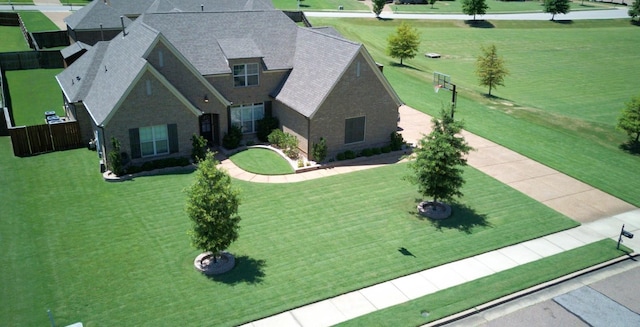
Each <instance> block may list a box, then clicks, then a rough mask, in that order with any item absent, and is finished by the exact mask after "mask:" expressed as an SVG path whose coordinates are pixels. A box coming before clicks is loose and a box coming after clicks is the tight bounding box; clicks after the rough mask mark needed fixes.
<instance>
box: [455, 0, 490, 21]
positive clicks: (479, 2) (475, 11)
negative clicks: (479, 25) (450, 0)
mask: <svg viewBox="0 0 640 327" xmlns="http://www.w3.org/2000/svg"><path fill="white" fill-rule="evenodd" d="M487 9H489V6H487V4H486V3H485V2H484V0H462V13H463V14H467V15H473V20H476V15H484V14H486V13H487Z"/></svg>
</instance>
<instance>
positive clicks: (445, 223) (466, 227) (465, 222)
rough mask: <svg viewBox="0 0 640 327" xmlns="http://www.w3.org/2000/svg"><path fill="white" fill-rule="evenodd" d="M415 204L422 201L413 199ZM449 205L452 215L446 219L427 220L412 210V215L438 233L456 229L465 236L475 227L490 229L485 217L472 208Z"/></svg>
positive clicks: (457, 204) (455, 204)
mask: <svg viewBox="0 0 640 327" xmlns="http://www.w3.org/2000/svg"><path fill="white" fill-rule="evenodd" d="M415 200H416V203H420V202H422V199H415ZM449 205H451V211H452V214H451V216H450V217H449V218H446V219H441V220H437V219H429V218H427V217H424V216H422V215H420V214H419V213H418V210H417V209H416V210H414V211H413V212H412V214H413V215H414V216H415V217H416V218H418V219H420V220H427V221H429V222H430V223H431V226H433V227H435V228H436V229H437V230H438V231H442V230H443V229H457V230H459V231H461V232H464V233H465V234H471V232H472V231H473V229H474V228H475V227H491V223H489V222H488V221H487V215H485V214H480V213H478V212H476V211H475V210H474V209H473V208H471V207H469V206H467V205H465V204H460V203H449Z"/></svg>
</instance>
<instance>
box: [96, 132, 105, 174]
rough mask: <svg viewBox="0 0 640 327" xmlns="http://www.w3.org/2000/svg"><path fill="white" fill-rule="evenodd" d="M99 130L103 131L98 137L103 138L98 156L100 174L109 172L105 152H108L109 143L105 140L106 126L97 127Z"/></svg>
mask: <svg viewBox="0 0 640 327" xmlns="http://www.w3.org/2000/svg"><path fill="white" fill-rule="evenodd" d="M97 127H98V129H100V130H101V133H98V137H99V138H101V140H100V149H99V152H98V156H99V157H100V172H101V173H104V172H105V171H107V163H106V160H107V156H106V155H105V152H107V143H106V142H105V141H104V139H105V135H104V126H97Z"/></svg>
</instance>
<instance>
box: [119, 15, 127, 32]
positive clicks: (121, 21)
mask: <svg viewBox="0 0 640 327" xmlns="http://www.w3.org/2000/svg"><path fill="white" fill-rule="evenodd" d="M120 24H122V37H125V36H127V31H125V30H124V16H120Z"/></svg>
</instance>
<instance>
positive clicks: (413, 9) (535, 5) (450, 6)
mask: <svg viewBox="0 0 640 327" xmlns="http://www.w3.org/2000/svg"><path fill="white" fill-rule="evenodd" d="M486 4H487V5H488V6H489V9H487V14H499V13H523V12H542V11H543V10H544V6H543V5H542V2H540V1H496V0H488V1H486ZM570 5H571V11H578V10H598V9H608V8H613V7H614V6H613V5H612V4H607V3H601V2H600V3H595V2H588V1H587V2H585V3H584V4H581V2H580V1H575V2H571V3H570ZM391 10H393V12H395V13H412V14H415V13H425V14H461V13H462V1H460V0H458V1H436V3H435V4H434V5H433V8H431V5H391ZM558 17H561V16H558ZM476 19H482V16H480V15H478V16H476ZM549 19H551V14H549ZM558 19H561V18H558Z"/></svg>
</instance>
